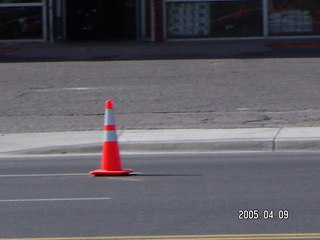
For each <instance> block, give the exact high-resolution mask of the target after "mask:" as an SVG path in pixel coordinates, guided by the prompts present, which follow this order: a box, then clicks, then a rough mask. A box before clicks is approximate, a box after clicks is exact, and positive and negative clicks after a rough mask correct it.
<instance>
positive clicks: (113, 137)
mask: <svg viewBox="0 0 320 240" xmlns="http://www.w3.org/2000/svg"><path fill="white" fill-rule="evenodd" d="M103 130H104V139H103V146H102V158H101V169H97V170H94V171H91V172H90V174H92V175H95V176H123V175H128V174H129V173H131V172H133V170H132V169H122V164H121V157H120V151H119V144H118V138H117V132H116V123H115V117H114V110H113V101H111V100H108V101H106V102H105V116H104V129H103Z"/></svg>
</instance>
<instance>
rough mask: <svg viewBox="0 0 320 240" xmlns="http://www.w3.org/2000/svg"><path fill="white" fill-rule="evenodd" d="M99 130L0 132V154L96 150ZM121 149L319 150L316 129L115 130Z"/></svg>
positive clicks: (157, 150)
mask: <svg viewBox="0 0 320 240" xmlns="http://www.w3.org/2000/svg"><path fill="white" fill-rule="evenodd" d="M102 135H103V132H102V131H78V132H76V131H75V132H47V133H21V134H3V135H1V136H0V143H1V145H0V155H8V154H9V155H11V154H77V153H100V152H101V144H102ZM118 139H119V143H120V146H121V151H122V152H136V153H139V152H140V153H141V152H163V153H165V152H222V151H268V152H272V151H320V128H319V127H306V128H247V129H170V130H168V129H166V130H122V131H118Z"/></svg>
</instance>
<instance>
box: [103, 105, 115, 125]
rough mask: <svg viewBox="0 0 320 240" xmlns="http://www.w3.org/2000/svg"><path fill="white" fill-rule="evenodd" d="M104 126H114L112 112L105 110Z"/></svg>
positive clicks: (111, 110)
mask: <svg viewBox="0 0 320 240" xmlns="http://www.w3.org/2000/svg"><path fill="white" fill-rule="evenodd" d="M104 125H116V120H115V118H114V110H113V109H106V110H105V113H104Z"/></svg>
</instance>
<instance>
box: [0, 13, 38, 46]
mask: <svg viewBox="0 0 320 240" xmlns="http://www.w3.org/2000/svg"><path fill="white" fill-rule="evenodd" d="M42 25H43V23H42V7H3V8H0V39H2V40H3V39H38V38H42V36H43V33H42V32H43V31H42Z"/></svg>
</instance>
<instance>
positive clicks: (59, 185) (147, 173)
mask: <svg viewBox="0 0 320 240" xmlns="http://www.w3.org/2000/svg"><path fill="white" fill-rule="evenodd" d="M319 160H320V155H319V154H316V153H313V154H311V153H308V154H303V153H299V154H298V153H291V154H286V153H242V154H231V153H230V154H189V155H186V154H185V155H181V154H173V155H165V154H162V155H124V156H123V165H124V167H127V168H133V169H135V174H134V175H132V176H127V177H107V178H106V177H92V176H90V175H89V174H88V172H89V171H91V170H94V169H96V168H97V167H98V166H99V162H100V157H99V156H98V155H93V156H92V155H82V156H51V157H50V156H35V157H10V158H6V157H2V158H1V159H0V166H1V167H0V182H1V185H0V193H1V195H0V239H3V238H35V237H39V238H41V239H46V238H47V239H48V238H49V239H50V238H51V239H52V238H54V237H62V238H65V239H68V238H69V239H85V238H84V237H91V238H89V239H94V237H95V236H101V237H103V236H106V237H105V238H104V239H107V236H149V235H153V236H155V235H196V237H194V239H200V238H201V236H202V235H204V234H209V235H210V236H219V235H216V234H242V235H236V236H238V237H237V238H232V239H241V238H240V236H247V238H245V239H249V238H248V235H247V234H277V235H276V236H278V238H277V237H275V236H273V235H268V236H269V237H265V238H262V237H261V236H260V237H259V236H257V235H254V236H256V237H255V238H253V239H289V238H285V237H281V235H279V234H282V233H285V234H293V235H290V238H291V239H294V237H295V236H296V237H297V236H298V235H297V234H300V233H303V234H308V235H306V236H304V237H303V236H301V235H300V239H306V238H312V235H311V234H310V233H318V232H320V227H319V220H320V210H319V202H320V193H319V184H320V178H319V171H320V161H319ZM251 210H252V211H251ZM255 210H258V214H259V215H258V218H257V219H246V218H251V217H254V216H253V215H252V214H253V211H255ZM265 210H267V214H266V215H267V216H266V217H265V215H264V211H265ZM282 210H283V211H282ZM272 214H273V218H272ZM287 214H288V215H287ZM250 216H251V217H250ZM239 218H244V219H239ZM243 234H246V235H243ZM227 236H230V235H227ZM270 236H273V237H270ZM279 236H280V237H279ZM72 237H76V238H72ZM77 237H78V238H77ZM81 237H82V238H81ZM164 238H165V237H164ZM164 238H163V239H164ZM297 238H298V237H297ZM319 238H320V234H318V235H317V237H314V239H319ZM101 239H103V238H101ZM138 239H141V237H140V238H139V237H138ZM150 239H151V238H150ZM168 239H169V238H168ZM202 239H211V238H209V237H208V238H203V237H202ZM212 239H213V238H212ZM219 239H231V238H219ZM242 239H243V238H242Z"/></svg>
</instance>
